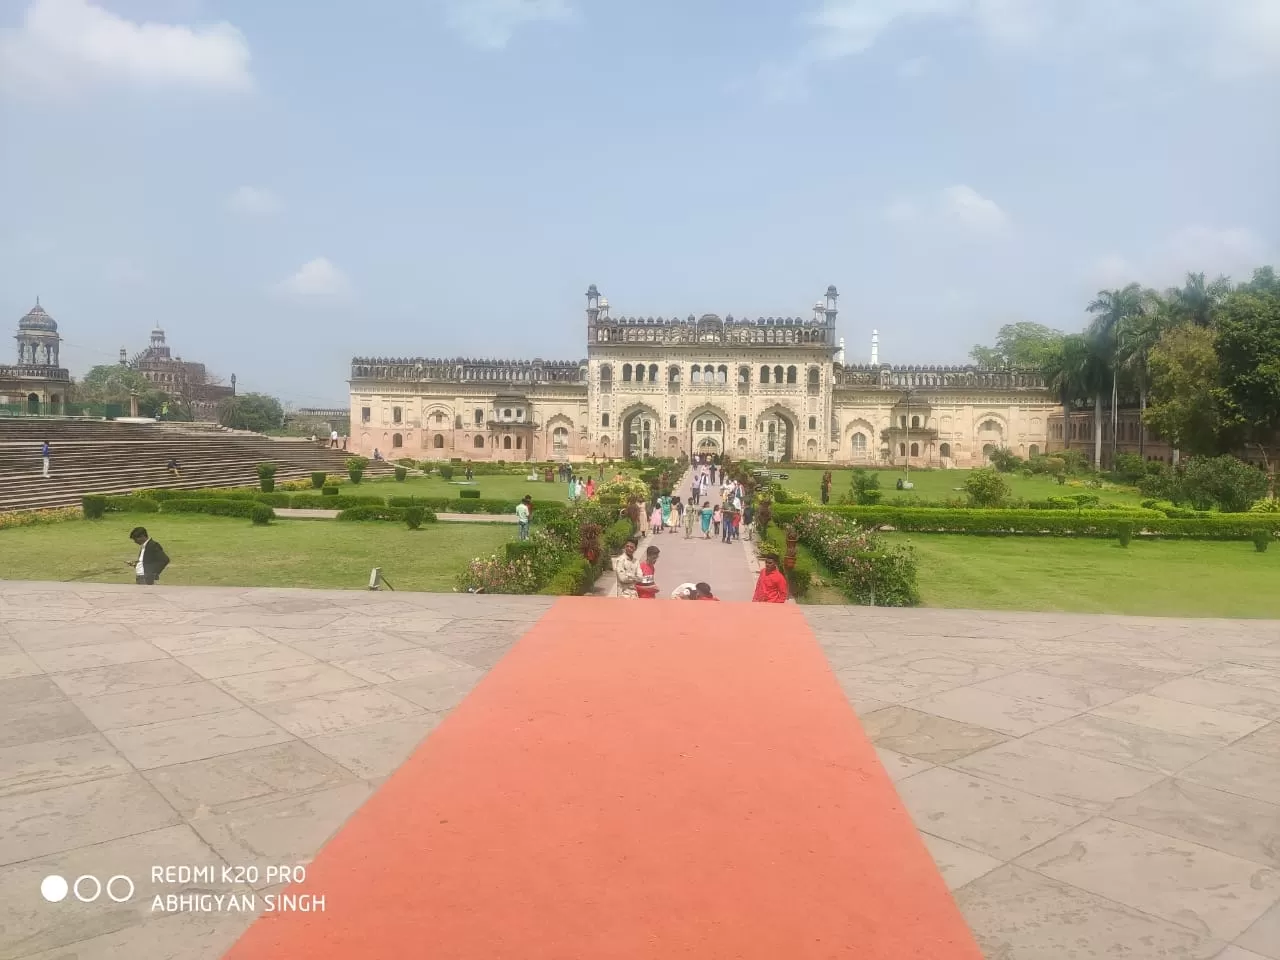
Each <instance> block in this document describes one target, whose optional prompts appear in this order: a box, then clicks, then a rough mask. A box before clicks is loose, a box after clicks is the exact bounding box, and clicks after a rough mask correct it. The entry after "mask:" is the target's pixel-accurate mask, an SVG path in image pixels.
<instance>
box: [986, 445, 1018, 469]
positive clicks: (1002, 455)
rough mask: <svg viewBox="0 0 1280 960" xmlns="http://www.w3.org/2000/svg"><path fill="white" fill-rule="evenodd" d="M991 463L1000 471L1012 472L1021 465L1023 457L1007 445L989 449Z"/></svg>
mask: <svg viewBox="0 0 1280 960" xmlns="http://www.w3.org/2000/svg"><path fill="white" fill-rule="evenodd" d="M990 460H991V465H992V466H993V467H995V468H996V470H997V471H998V472H1000V473H1013V472H1014V471H1015V470H1017V469H1018V468H1019V467H1021V466H1022V465H1023V462H1024V461H1023V459H1022V458H1021V457H1020V456H1018V455H1017V454H1016V453H1014V452H1013V451H1012V450H1010V449H1009V448H1008V447H997V448H996V449H994V450H992V451H991V457H990Z"/></svg>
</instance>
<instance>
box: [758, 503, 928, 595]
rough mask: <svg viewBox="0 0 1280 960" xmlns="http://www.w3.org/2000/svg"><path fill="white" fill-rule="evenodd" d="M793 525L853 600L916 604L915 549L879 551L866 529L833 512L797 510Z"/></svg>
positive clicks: (917, 593) (879, 548)
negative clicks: (798, 511)
mask: <svg viewBox="0 0 1280 960" xmlns="http://www.w3.org/2000/svg"><path fill="white" fill-rule="evenodd" d="M853 509H857V508H856V507H855V508H853ZM780 522H781V521H780ZM792 528H793V529H794V530H795V532H796V534H797V536H798V538H799V540H800V542H801V543H803V544H804V545H805V546H806V547H807V548H808V549H809V551H810V552H811V553H813V555H814V556H815V557H816V558H817V559H818V560H819V561H821V562H822V563H823V564H825V565H826V567H827V568H828V569H829V570H831V571H832V573H834V574H835V575H836V577H837V579H838V581H839V583H840V586H841V588H842V590H843V591H844V593H845V595H846V596H847V597H848V598H849V599H850V600H851V601H852V602H854V603H860V604H873V605H876V606H882V607H911V606H915V605H916V604H918V603H919V602H920V590H919V587H918V586H917V582H916V559H915V552H914V551H913V550H912V549H911V548H910V547H895V548H892V549H884V548H883V547H882V545H881V544H880V542H879V540H878V539H877V538H876V537H874V536H873V535H872V534H871V533H869V532H868V531H867V530H866V529H864V528H862V527H860V526H859V525H858V524H857V523H856V522H854V521H853V520H851V519H849V518H848V517H845V516H840V515H839V513H837V512H836V511H821V510H809V511H806V512H803V513H800V514H799V515H797V516H796V517H795V518H794V519H793V520H792ZM807 586H808V585H807V584H806V585H805V588H806V589H807Z"/></svg>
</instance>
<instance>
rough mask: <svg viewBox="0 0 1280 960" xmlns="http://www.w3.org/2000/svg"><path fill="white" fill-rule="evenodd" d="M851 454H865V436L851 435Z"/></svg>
mask: <svg viewBox="0 0 1280 960" xmlns="http://www.w3.org/2000/svg"><path fill="white" fill-rule="evenodd" d="M853 452H854V453H856V454H865V453H866V452H867V435H866V434H865V433H855V434H854V435H853Z"/></svg>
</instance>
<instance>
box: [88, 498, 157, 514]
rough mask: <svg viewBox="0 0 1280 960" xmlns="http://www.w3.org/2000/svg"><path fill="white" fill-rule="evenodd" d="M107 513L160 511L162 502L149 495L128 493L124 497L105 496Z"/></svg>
mask: <svg viewBox="0 0 1280 960" xmlns="http://www.w3.org/2000/svg"><path fill="white" fill-rule="evenodd" d="M102 499H103V501H104V503H105V505H106V512H107V513H159V512H160V504H159V503H157V502H156V501H155V500H152V499H150V498H148V497H140V496H138V495H137V494H127V495H125V496H122V497H103V498H102Z"/></svg>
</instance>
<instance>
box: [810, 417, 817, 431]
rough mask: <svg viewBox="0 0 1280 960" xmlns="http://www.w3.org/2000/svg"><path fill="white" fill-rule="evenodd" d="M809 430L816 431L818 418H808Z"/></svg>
mask: <svg viewBox="0 0 1280 960" xmlns="http://www.w3.org/2000/svg"><path fill="white" fill-rule="evenodd" d="M809 429H810V430H817V429H818V418H817V417H810V418H809Z"/></svg>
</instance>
